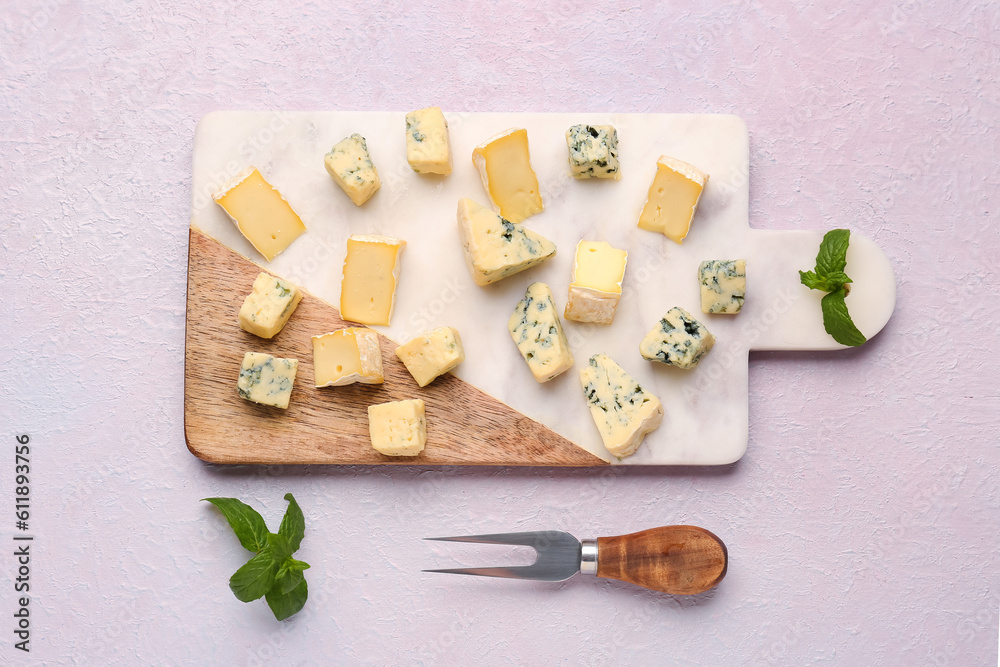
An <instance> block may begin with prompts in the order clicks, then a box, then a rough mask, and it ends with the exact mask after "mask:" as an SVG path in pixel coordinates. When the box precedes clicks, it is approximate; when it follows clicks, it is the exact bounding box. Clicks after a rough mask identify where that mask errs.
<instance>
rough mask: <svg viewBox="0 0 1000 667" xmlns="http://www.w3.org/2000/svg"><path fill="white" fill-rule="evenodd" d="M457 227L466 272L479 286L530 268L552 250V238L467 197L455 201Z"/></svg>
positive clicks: (543, 259) (553, 250) (545, 258)
mask: <svg viewBox="0 0 1000 667" xmlns="http://www.w3.org/2000/svg"><path fill="white" fill-rule="evenodd" d="M458 231H459V234H460V236H461V238H462V249H463V250H464V251H465V263H466V264H467V265H468V267H469V273H470V274H471V275H472V279H473V280H474V281H475V282H476V284H477V285H481V286H482V285H489V284H490V283H495V282H496V281H498V280H502V279H504V278H506V277H508V276H512V275H514V274H515V273H519V272H521V271H524V270H525V269H530V268H531V267H533V266H535V265H536V264H540V263H541V262H544V261H545V260H547V259H548V258H549V257H552V256H553V255H555V254H556V246H555V244H554V243H552V241H549V240H548V239H546V238H544V237H542V236H541V235H540V234H536V233H535V232H532V231H529V230H527V229H525V228H524V227H523V226H521V225H515V224H514V223H512V222H510V221H509V220H507V219H506V218H503V217H501V216H500V215H499V214H498V213H495V212H493V211H491V210H490V209H488V208H486V207H485V206H481V205H479V204H477V203H476V202H474V201H472V200H471V199H462V200H461V201H459V202H458Z"/></svg>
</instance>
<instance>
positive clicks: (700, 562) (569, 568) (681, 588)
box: [424, 526, 729, 595]
mask: <svg viewBox="0 0 1000 667" xmlns="http://www.w3.org/2000/svg"><path fill="white" fill-rule="evenodd" d="M425 539H428V540H438V541H442V542H478V543H480V544H511V545H519V546H527V547H532V548H534V549H535V551H536V552H537V554H538V557H537V559H536V560H535V562H534V563H532V564H531V565H523V566H517V567H470V568H449V569H443V570H424V572H448V573H451V574H475V575H479V576H484V577H506V578H509V579H534V580H536V581H563V580H565V579H569V578H570V577H572V576H573V575H574V574H576V573H577V572H584V573H586V574H596V575H597V576H598V577H603V578H605V579H620V580H621V581H627V582H629V583H632V584H636V585H637V586H643V587H645V588H650V589H652V590H654V591H662V592H664V593H670V594H672V595H693V594H695V593H702V592H704V591H707V590H708V589H710V588H712V587H713V586H715V585H716V584H718V583H719V582H720V581H722V578H723V577H725V576H726V569H727V568H728V566H729V552H728V551H727V550H726V545H725V544H723V543H722V540H720V539H719V538H718V537H716V536H715V535H713V534H712V533H710V532H708V531H707V530H705V529H704V528H698V527H697V526H664V527H662V528H652V529H650V530H644V531H641V532H638V533H631V534H629V535H620V536H618V537H599V538H597V539H596V540H583V542H580V540H577V539H576V538H575V537H573V536H572V535H570V534H569V533H564V532H561V531H544V530H543V531H532V532H527V533H498V534H494V535H469V536H465V537H462V536H458V537H428V538H425Z"/></svg>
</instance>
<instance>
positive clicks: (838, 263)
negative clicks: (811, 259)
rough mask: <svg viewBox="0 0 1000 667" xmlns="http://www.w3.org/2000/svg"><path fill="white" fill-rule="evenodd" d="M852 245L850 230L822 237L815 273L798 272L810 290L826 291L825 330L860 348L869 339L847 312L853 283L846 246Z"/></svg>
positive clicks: (837, 230)
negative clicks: (847, 270)
mask: <svg viewBox="0 0 1000 667" xmlns="http://www.w3.org/2000/svg"><path fill="white" fill-rule="evenodd" d="M850 242H851V230H849V229H834V230H831V231H829V232H827V233H826V235H825V236H823V241H822V242H821V243H820V244H819V253H817V255H816V268H815V270H813V271H799V280H801V281H802V284H803V285H805V286H806V287H808V288H809V289H816V290H820V291H822V292H827V295H826V296H824V297H823V300H822V302H821V306H822V308H823V328H824V329H826V332H827V333H828V334H830V335H831V336H833V339H834V340H835V341H837V342H838V343H840V344H841V345H849V346H851V347H857V346H858V345H861V344H863V343H864V342H865V341H867V340H868V339H867V338H865V335H864V334H863V333H861V332H860V331H859V330H858V328H857V327H856V326H855V325H854V320H852V319H851V314H850V313H849V312H847V302H846V301H845V299H846V298H847V295H848V293H849V292H850V290H851V288H850V285H851V283H852V282H853V281H852V280H851V279H850V277H848V275H847V274H846V273H844V268H845V267H846V266H847V247H848V245H849V244H850Z"/></svg>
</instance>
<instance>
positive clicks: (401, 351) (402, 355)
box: [396, 327, 465, 387]
mask: <svg viewBox="0 0 1000 667" xmlns="http://www.w3.org/2000/svg"><path fill="white" fill-rule="evenodd" d="M396 356H397V357H399V360H400V361H402V362H403V365H404V366H406V370H408V371H410V375H412V376H413V379H414V380H416V381H417V384H418V385H419V386H421V387H426V386H427V385H429V384H430V383H431V382H433V381H434V379H435V378H437V377H438V376H440V375H444V374H445V373H447V372H448V371H450V370H451V369H453V368H455V366H458V365H459V364H460V363H462V362H463V361H465V350H464V349H463V348H462V338H461V337H460V336H459V335H458V332H457V331H455V329H453V328H452V327H439V328H437V329H435V330H434V331H430V332H428V333H425V334H421V335H419V336H417V337H416V338H414V339H413V340H411V341H409V342H407V343H404V344H403V345H400V346H399V347H397V348H396Z"/></svg>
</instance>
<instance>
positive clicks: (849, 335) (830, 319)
mask: <svg viewBox="0 0 1000 667" xmlns="http://www.w3.org/2000/svg"><path fill="white" fill-rule="evenodd" d="M846 296H847V292H846V291H845V290H844V289H843V288H840V289H838V290H837V291H836V292H830V293H829V294H827V295H826V296H824V297H823V301H822V302H821V304H822V307H823V328H824V329H826V332H827V333H828V334H830V335H831V336H833V339H834V340H835V341H837V342H838V343H840V344H841V345H850V346H851V347H856V346H858V345H862V344H863V343H864V342H865V341H867V340H868V339H867V338H865V335H864V334H863V333H861V332H860V331H858V328H857V327H856V326H854V320H852V319H851V315H850V313H848V312H847V302H845V301H844V299H845V297H846Z"/></svg>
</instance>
